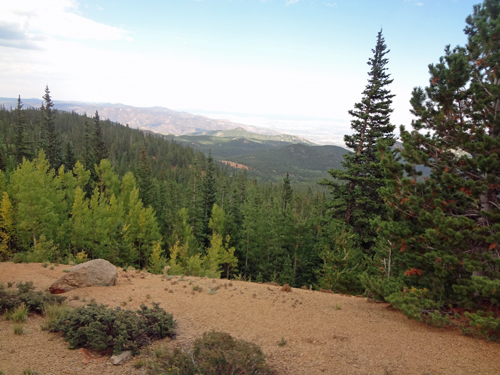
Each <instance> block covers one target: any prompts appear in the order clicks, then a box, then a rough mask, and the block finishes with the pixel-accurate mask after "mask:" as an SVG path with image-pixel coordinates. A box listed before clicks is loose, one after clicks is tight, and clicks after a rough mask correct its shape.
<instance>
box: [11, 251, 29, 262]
mask: <svg viewBox="0 0 500 375" xmlns="http://www.w3.org/2000/svg"><path fill="white" fill-rule="evenodd" d="M11 260H12V262H14V263H26V253H15V254H14V255H13V256H12V259H11Z"/></svg>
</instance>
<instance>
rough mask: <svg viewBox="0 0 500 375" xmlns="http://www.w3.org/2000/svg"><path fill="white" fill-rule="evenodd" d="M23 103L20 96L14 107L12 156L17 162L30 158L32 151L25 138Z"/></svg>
mask: <svg viewBox="0 0 500 375" xmlns="http://www.w3.org/2000/svg"><path fill="white" fill-rule="evenodd" d="M22 108H23V103H22V102H21V96H19V98H18V99H17V108H16V125H15V132H14V156H15V159H16V163H17V164H21V163H22V162H23V158H26V159H30V158H32V157H33V152H32V151H31V148H30V146H29V143H28V140H27V139H26V122H27V121H26V116H25V114H24V111H23V109H22Z"/></svg>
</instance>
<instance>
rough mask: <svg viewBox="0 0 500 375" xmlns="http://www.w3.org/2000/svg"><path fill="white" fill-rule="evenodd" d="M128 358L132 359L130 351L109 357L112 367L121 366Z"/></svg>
mask: <svg viewBox="0 0 500 375" xmlns="http://www.w3.org/2000/svg"><path fill="white" fill-rule="evenodd" d="M130 358H132V351H131V350H127V351H125V352H122V354H120V355H114V356H112V357H111V363H113V364H114V365H121V364H122V363H125V362H127V361H128V360H129V359H130Z"/></svg>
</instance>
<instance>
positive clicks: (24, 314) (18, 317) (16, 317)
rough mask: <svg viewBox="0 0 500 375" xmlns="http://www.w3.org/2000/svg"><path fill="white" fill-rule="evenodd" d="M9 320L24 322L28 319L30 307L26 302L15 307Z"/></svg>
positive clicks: (9, 315)
mask: <svg viewBox="0 0 500 375" xmlns="http://www.w3.org/2000/svg"><path fill="white" fill-rule="evenodd" d="M8 317H9V320H12V321H13V322H14V323H23V322H25V321H26V320H27V319H28V308H27V307H26V304H25V303H24V302H21V304H20V305H19V306H17V307H15V308H14V310H13V311H12V312H11V313H10V314H8Z"/></svg>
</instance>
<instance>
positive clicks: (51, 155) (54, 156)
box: [41, 86, 63, 171]
mask: <svg viewBox="0 0 500 375" xmlns="http://www.w3.org/2000/svg"><path fill="white" fill-rule="evenodd" d="M43 100H44V104H43V105H42V108H41V111H42V131H43V143H44V145H43V146H44V149H45V153H46V155H47V160H48V161H49V166H50V168H53V169H55V170H56V171H57V170H58V169H59V167H60V166H61V165H62V163H63V157H62V147H61V137H60V134H59V132H58V131H57V130H56V110H55V109H54V103H53V102H52V98H51V97H50V90H49V86H45V95H44V96H43Z"/></svg>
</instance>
